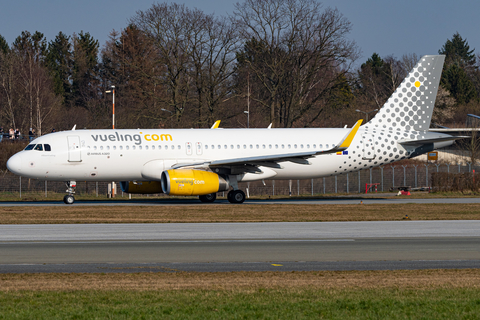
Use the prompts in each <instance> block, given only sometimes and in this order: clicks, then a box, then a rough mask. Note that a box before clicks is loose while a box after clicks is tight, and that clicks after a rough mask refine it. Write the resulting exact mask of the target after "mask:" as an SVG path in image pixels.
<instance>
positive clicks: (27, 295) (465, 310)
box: [0, 288, 480, 319]
mask: <svg viewBox="0 0 480 320" xmlns="http://www.w3.org/2000/svg"><path fill="white" fill-rule="evenodd" d="M479 316H480V290H478V289H474V288H448V289H446V288H445V289H444V288H440V289H438V288H437V289H426V290H417V289H344V290H342V289H331V290H328V289H322V290H318V289H304V290H299V289H278V290H273V289H252V290H251V291H239V290H233V291H226V290H168V291H69V292H58V291H19V292H8V293H5V292H3V293H0V319H160V318H161V319H478V318H479Z"/></svg>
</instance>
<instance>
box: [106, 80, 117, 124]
mask: <svg viewBox="0 0 480 320" xmlns="http://www.w3.org/2000/svg"><path fill="white" fill-rule="evenodd" d="M105 93H113V99H112V129H115V86H112V90H108V91H105Z"/></svg>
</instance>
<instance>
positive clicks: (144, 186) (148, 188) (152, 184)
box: [120, 181, 163, 194]
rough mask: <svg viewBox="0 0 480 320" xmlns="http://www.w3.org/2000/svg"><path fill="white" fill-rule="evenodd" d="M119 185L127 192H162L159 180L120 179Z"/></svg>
mask: <svg viewBox="0 0 480 320" xmlns="http://www.w3.org/2000/svg"><path fill="white" fill-rule="evenodd" d="M120 187H121V188H122V191H123V192H127V193H141V194H151V193H163V191H162V184H161V183H160V181H120Z"/></svg>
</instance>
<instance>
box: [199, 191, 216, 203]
mask: <svg viewBox="0 0 480 320" xmlns="http://www.w3.org/2000/svg"><path fill="white" fill-rule="evenodd" d="M198 199H200V201H201V202H204V203H212V202H214V201H215V200H216V199H217V194H216V193H209V194H205V195H201V196H198Z"/></svg>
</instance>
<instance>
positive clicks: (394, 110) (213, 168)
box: [7, 55, 459, 204]
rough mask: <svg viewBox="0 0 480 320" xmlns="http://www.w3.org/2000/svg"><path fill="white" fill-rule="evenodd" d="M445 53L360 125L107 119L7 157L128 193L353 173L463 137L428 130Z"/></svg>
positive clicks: (235, 196) (21, 166)
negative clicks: (135, 125) (168, 125)
mask: <svg viewBox="0 0 480 320" xmlns="http://www.w3.org/2000/svg"><path fill="white" fill-rule="evenodd" d="M444 60H445V56H443V55H427V56H423V57H422V58H421V59H420V61H419V62H418V63H417V65H416V66H415V67H414V68H413V70H412V71H411V72H410V73H409V74H408V76H407V77H406V78H405V79H404V81H403V82H402V83H401V84H400V86H399V87H398V88H397V89H396V91H395V92H394V93H393V94H392V96H391V97H390V98H389V99H388V101H387V102H386V103H385V105H384V106H383V107H382V108H381V109H380V110H379V111H378V112H377V114H376V115H375V117H373V118H372V119H371V120H370V121H369V122H368V123H366V124H364V125H363V126H361V123H362V120H359V121H358V122H357V123H356V124H355V125H354V126H353V127H352V128H350V129H348V128H346V127H345V128H298V129H297V128H289V129H280V128H278V129H277V128H271V126H269V127H268V128H261V129H223V128H219V122H218V121H217V122H216V123H215V124H214V125H213V126H212V127H211V128H209V129H102V130H97V129H94V130H76V129H75V127H74V128H73V129H72V130H70V131H61V132H55V133H50V134H46V135H44V136H41V137H39V138H36V139H35V140H33V141H32V142H31V143H30V144H29V145H28V146H27V147H26V148H25V149H24V150H23V151H20V152H18V153H17V154H15V155H13V156H12V157H11V158H10V159H9V160H8V162H7V167H8V169H9V170H10V171H11V172H13V173H15V174H17V175H20V176H23V177H27V178H33V179H42V180H52V181H65V182H66V185H67V193H68V194H67V195H66V196H65V197H64V202H65V203H66V204H72V203H74V201H75V198H74V193H75V187H76V181H77V180H79V181H120V185H121V188H122V190H123V191H124V192H127V193H140V194H157V193H165V194H167V195H174V196H199V199H200V201H202V202H214V201H215V200H216V193H217V192H222V191H229V192H228V194H227V199H228V201H229V202H230V203H243V202H244V201H245V193H244V192H243V191H242V190H240V189H239V186H238V183H239V182H248V181H256V180H273V179H278V180H280V179H311V178H320V177H325V176H332V175H339V174H346V173H349V172H354V171H358V170H362V169H369V168H372V167H378V166H382V165H386V164H389V163H392V162H395V161H399V160H403V159H409V158H413V157H416V156H418V155H420V154H424V153H427V152H429V151H432V150H434V149H438V148H442V147H446V146H448V145H451V144H453V143H454V140H456V139H459V137H455V136H451V135H448V134H443V133H436V132H429V131H428V130H429V127H430V121H431V118H432V112H433V108H434V104H435V98H436V94H437V90H438V86H439V81H440V76H441V73H442V67H443V63H444Z"/></svg>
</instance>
